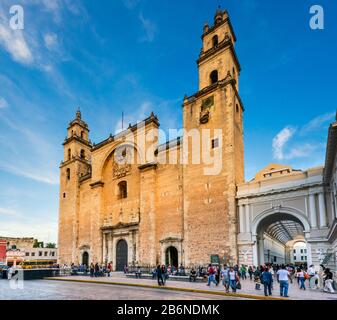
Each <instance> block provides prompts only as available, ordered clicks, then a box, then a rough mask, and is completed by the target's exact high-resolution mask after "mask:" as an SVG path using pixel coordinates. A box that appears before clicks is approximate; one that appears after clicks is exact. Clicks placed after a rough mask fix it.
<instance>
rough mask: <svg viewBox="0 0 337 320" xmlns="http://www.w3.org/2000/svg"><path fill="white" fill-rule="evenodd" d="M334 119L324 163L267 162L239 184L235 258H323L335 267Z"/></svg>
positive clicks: (319, 261)
mask: <svg viewBox="0 0 337 320" xmlns="http://www.w3.org/2000/svg"><path fill="white" fill-rule="evenodd" d="M336 154H337V122H334V123H333V124H331V126H330V128H329V133H328V141H327V150H326V161H325V166H324V167H317V168H310V169H308V170H304V171H302V170H295V169H293V168H292V167H290V166H287V165H280V164H269V165H268V166H267V167H265V168H264V169H262V170H261V171H260V172H258V173H257V174H256V176H255V177H254V179H252V180H251V181H249V182H246V183H244V184H242V185H239V186H238V190H237V203H238V221H239V224H238V250H239V263H240V264H241V263H244V264H253V265H258V264H263V263H266V262H274V263H296V264H302V263H306V262H307V264H308V265H310V264H314V265H316V266H319V265H320V264H323V265H324V266H326V267H330V268H331V269H332V270H335V271H336V270H337V268H336V261H337V164H336V161H337V159H336Z"/></svg>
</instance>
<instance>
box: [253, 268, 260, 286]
mask: <svg viewBox="0 0 337 320" xmlns="http://www.w3.org/2000/svg"><path fill="white" fill-rule="evenodd" d="M254 282H255V290H261V271H260V268H259V267H257V268H256V270H255V271H254Z"/></svg>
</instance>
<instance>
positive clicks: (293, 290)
mask: <svg viewBox="0 0 337 320" xmlns="http://www.w3.org/2000/svg"><path fill="white" fill-rule="evenodd" d="M65 279H74V280H89V281H90V280H92V281H102V282H109V281H111V282H121V283H136V284H145V285H157V281H156V280H149V279H134V278H126V277H125V276H124V274H123V273H119V272H114V273H113V274H112V277H98V278H90V277H88V276H71V277H65ZM241 283H242V290H238V293H242V294H251V295H258V296H262V297H264V292H263V286H261V290H260V291H258V290H255V284H254V281H251V280H249V279H247V280H241ZM166 285H167V286H170V287H176V288H184V289H189V288H190V289H200V290H210V291H222V292H224V291H225V290H224V288H223V287H222V286H220V285H219V286H218V287H215V285H214V284H212V285H211V287H207V286H206V283H193V282H192V283H190V282H182V281H171V280H168V281H167V282H166ZM306 286H307V287H308V284H307V283H306ZM124 288H125V287H124ZM123 290H124V289H123ZM288 294H289V297H290V298H289V299H291V300H337V294H330V293H325V292H323V291H322V290H312V289H309V288H307V290H305V291H303V290H300V289H299V286H298V284H297V281H294V282H293V284H290V286H289V293H288ZM273 296H274V297H280V295H279V284H278V283H277V281H274V290H273ZM210 298H211V297H208V299H210Z"/></svg>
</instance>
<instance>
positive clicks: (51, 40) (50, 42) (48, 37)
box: [43, 33, 58, 51]
mask: <svg viewBox="0 0 337 320" xmlns="http://www.w3.org/2000/svg"><path fill="white" fill-rule="evenodd" d="M43 41H44V44H45V46H46V48H47V49H48V50H49V51H54V50H56V49H57V48H58V37H57V34H56V33H46V34H44V36H43Z"/></svg>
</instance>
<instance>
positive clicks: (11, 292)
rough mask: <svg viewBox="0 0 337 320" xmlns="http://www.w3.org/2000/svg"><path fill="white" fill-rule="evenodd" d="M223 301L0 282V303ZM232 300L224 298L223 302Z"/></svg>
mask: <svg viewBox="0 0 337 320" xmlns="http://www.w3.org/2000/svg"><path fill="white" fill-rule="evenodd" d="M205 299H212V300H223V299H224V297H221V296H210V295H207V294H199V293H193V292H190V293H186V292H179V291H166V290H160V289H147V288H134V287H125V286H112V285H107V284H95V283H77V282H63V281H50V280H30V281H25V282H24V286H23V289H12V288H11V287H10V286H9V282H8V281H7V280H0V300H205ZM233 299H236V298H232V297H228V298H226V300H233Z"/></svg>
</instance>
